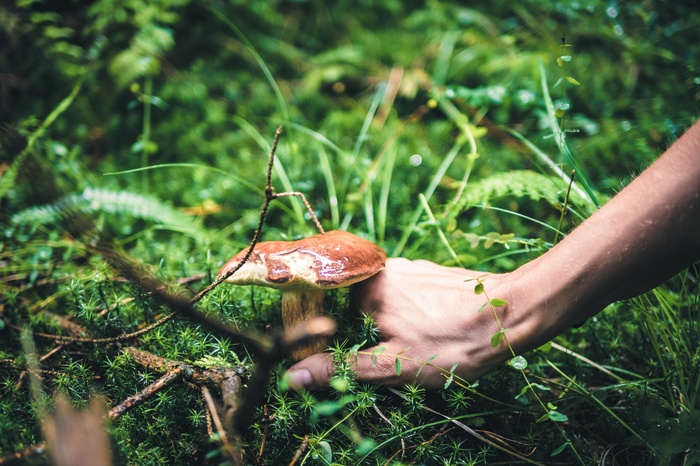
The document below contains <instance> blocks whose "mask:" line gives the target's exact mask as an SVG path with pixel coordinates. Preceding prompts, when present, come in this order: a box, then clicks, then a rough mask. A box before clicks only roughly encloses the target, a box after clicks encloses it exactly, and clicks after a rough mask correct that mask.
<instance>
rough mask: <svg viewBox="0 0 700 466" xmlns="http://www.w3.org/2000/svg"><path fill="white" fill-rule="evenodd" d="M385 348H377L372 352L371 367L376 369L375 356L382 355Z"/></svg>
mask: <svg viewBox="0 0 700 466" xmlns="http://www.w3.org/2000/svg"><path fill="white" fill-rule="evenodd" d="M385 351H386V348H385V347H383V346H378V347H376V348H375V349H374V351H372V367H377V356H378V355H380V354H383V353H384V352H385Z"/></svg>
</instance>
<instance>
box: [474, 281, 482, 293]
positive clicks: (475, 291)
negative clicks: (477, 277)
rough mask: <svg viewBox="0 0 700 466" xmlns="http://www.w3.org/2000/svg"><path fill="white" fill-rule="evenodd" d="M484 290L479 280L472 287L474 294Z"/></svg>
mask: <svg viewBox="0 0 700 466" xmlns="http://www.w3.org/2000/svg"><path fill="white" fill-rule="evenodd" d="M483 292H484V284H483V283H481V282H479V283H477V284H476V286H475V287H474V294H481V293H483Z"/></svg>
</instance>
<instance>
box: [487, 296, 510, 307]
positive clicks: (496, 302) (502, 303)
mask: <svg viewBox="0 0 700 466" xmlns="http://www.w3.org/2000/svg"><path fill="white" fill-rule="evenodd" d="M489 304H491V305H492V306H493V307H503V306H505V305H506V304H508V301H506V300H505V299H499V298H493V299H492V300H491V301H489Z"/></svg>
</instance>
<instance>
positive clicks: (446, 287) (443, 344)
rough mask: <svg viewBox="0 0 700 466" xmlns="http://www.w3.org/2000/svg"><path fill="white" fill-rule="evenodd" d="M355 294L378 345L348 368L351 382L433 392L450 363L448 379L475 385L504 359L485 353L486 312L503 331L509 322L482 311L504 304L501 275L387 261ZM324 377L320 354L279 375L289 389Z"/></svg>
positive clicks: (503, 350) (499, 351)
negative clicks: (480, 290) (493, 302)
mask: <svg viewBox="0 0 700 466" xmlns="http://www.w3.org/2000/svg"><path fill="white" fill-rule="evenodd" d="M477 279H478V282H477ZM477 283H482V284H483V286H484V289H485V293H484V294H476V293H475V286H476V285H477ZM357 286H358V289H357V290H356V291H357V293H358V298H359V305H360V309H361V311H362V312H364V313H367V314H372V315H373V316H374V319H375V321H376V325H377V328H378V329H379V336H380V339H381V342H380V343H379V344H378V345H377V346H376V347H374V348H368V349H366V350H362V351H360V352H359V353H358V354H357V358H356V359H355V358H354V357H352V359H351V360H350V362H351V363H352V364H353V365H354V369H355V371H356V376H357V380H360V381H366V382H373V383H380V384H385V385H402V384H406V383H410V382H414V381H417V382H418V383H419V384H421V385H422V386H424V387H426V388H439V387H442V386H444V384H445V379H446V377H448V376H449V371H450V369H451V368H452V366H453V364H454V363H457V367H456V368H455V370H454V374H455V376H459V377H461V378H463V379H466V380H475V379H476V378H478V377H479V376H481V375H482V374H484V373H485V372H488V371H489V370H491V369H493V368H494V367H495V366H496V365H498V364H499V363H501V362H503V361H504V360H506V359H507V358H508V357H510V356H511V353H510V350H509V349H508V347H507V345H506V344H505V342H502V343H501V344H500V345H497V346H496V347H493V346H492V345H491V338H492V336H493V335H494V334H496V333H498V332H499V330H500V327H499V322H498V321H497V320H496V317H495V316H494V311H495V312H496V314H497V315H498V316H499V320H500V321H501V324H502V325H503V324H506V323H508V322H510V321H512V319H511V318H509V316H508V306H507V305H506V306H503V307H498V308H493V307H492V306H490V305H487V306H485V307H484V303H487V301H488V300H489V298H491V299H493V298H499V299H506V300H507V299H508V298H509V291H508V290H509V288H510V287H509V280H508V274H500V275H495V274H485V273H484V272H474V271H470V270H464V269H460V268H453V267H443V266H440V265H437V264H434V263H432V262H428V261H422V260H420V261H409V260H406V259H389V260H388V261H387V264H386V268H385V269H384V270H382V271H381V272H380V273H378V274H377V275H375V276H374V277H372V278H370V279H368V280H366V281H364V282H362V283H360V284H358V285H357ZM480 309H481V310H480ZM506 335H508V334H506ZM379 346H381V347H383V348H384V349H383V351H382V352H381V354H380V352H379V351H376V352H375V360H376V365H375V364H373V357H372V354H373V352H374V351H375V350H376V349H377V347H379ZM435 355H437V356H436V357H435V358H434V359H432V360H431V362H430V363H429V364H428V365H425V363H426V362H427V361H428V360H430V359H431V358H433V356H435ZM397 357H399V358H400V359H401V363H402V364H401V365H402V370H401V373H400V374H397V373H396V372H397V371H396V366H395V359H396V358H397ZM421 367H422V369H421ZM419 370H420V375H419V376H418V377H417V378H416V374H417V373H418V372H419ZM332 373H333V361H332V356H331V355H329V354H327V353H326V354H316V355H314V356H311V357H309V358H307V359H304V360H303V361H300V362H299V363H297V364H295V365H294V366H292V367H291V368H290V369H289V371H288V373H287V375H288V377H289V381H290V383H291V385H292V386H293V387H296V388H320V387H323V386H326V385H327V384H328V382H329V379H330V377H331V375H332Z"/></svg>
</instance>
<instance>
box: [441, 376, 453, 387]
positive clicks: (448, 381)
mask: <svg viewBox="0 0 700 466" xmlns="http://www.w3.org/2000/svg"><path fill="white" fill-rule="evenodd" d="M454 378H455V376H454V374H450V376H449V377H448V378H447V380H445V386H444V387H443V389H444V390H447V388H448V387H449V386H450V385H452V381H453V380H454Z"/></svg>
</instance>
